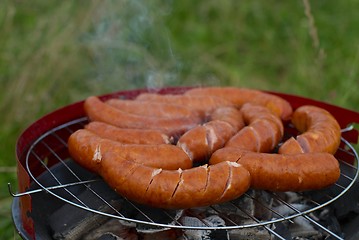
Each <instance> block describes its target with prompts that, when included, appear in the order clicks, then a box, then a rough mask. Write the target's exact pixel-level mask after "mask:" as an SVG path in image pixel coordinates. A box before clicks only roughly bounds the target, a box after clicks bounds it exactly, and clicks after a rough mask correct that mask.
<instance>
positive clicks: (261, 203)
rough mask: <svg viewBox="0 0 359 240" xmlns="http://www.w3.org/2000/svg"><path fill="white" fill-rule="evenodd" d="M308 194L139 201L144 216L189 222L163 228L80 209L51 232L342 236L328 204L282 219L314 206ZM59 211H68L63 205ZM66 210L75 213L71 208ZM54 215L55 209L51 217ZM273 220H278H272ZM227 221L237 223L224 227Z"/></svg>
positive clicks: (194, 239) (195, 238) (184, 237)
mask: <svg viewBox="0 0 359 240" xmlns="http://www.w3.org/2000/svg"><path fill="white" fill-rule="evenodd" d="M311 199H312V198H307V197H306V196H305V195H301V194H297V193H292V192H286V193H270V192H265V191H254V190H250V191H248V192H247V193H246V194H245V195H244V196H242V197H241V198H238V199H236V200H234V201H231V202H227V203H223V204H219V205H213V206H210V207H205V208H192V209H186V210H178V211H175V210H173V211H168V210H167V211H166V212H165V213H166V214H163V210H159V209H153V208H147V207H144V206H142V211H143V212H145V213H146V216H147V217H149V218H151V219H153V221H154V222H156V223H157V222H160V223H162V224H169V225H183V226H191V227H192V228H191V229H181V228H179V229H177V228H164V227H158V226H155V225H148V224H139V223H134V222H126V221H122V220H119V219H114V218H108V217H104V216H101V217H98V215H93V214H87V215H83V212H79V215H81V216H82V217H81V224H78V227H76V226H75V227H71V231H70V232H66V233H63V232H62V233H58V232H57V233H56V234H54V236H55V237H56V236H57V237H56V238H57V239H83V240H94V239H100V240H106V239H131V240H132V239H177V240H209V239H228V240H229V239H281V238H282V239H295V240H302V239H313V240H314V239H315V240H320V239H330V238H331V235H332V233H334V234H336V235H338V236H340V237H343V236H342V235H343V233H342V231H341V228H340V224H339V222H338V220H337V218H336V216H335V214H334V209H333V208H329V207H324V208H320V210H317V211H316V212H313V213H309V214H307V215H305V216H297V217H294V218H293V217H289V218H286V217H288V216H293V214H296V213H298V212H302V211H306V210H308V209H311V208H313V207H314V206H315V205H314V203H313V201H312V200H311ZM117 205H118V207H120V208H122V209H127V210H126V212H125V215H127V216H129V217H131V218H134V219H139V220H141V218H143V216H141V214H140V213H136V212H131V211H132V210H131V208H130V207H129V206H127V205H128V203H126V202H125V201H120V202H118V203H117ZM125 205H126V206H125ZM102 208H103V207H102ZM63 211H66V212H68V209H64V210H63ZM72 214H76V213H74V212H73V213H72ZM60 215H61V214H57V215H56V216H60ZM65 215H66V214H65ZM164 216H165V217H164ZM86 219H87V220H86ZM276 219H279V220H278V221H276ZM57 220H58V219H57ZM143 220H144V219H143ZM272 220H274V222H271V223H268V224H265V225H260V226H259V225H258V223H259V222H260V223H263V222H266V223H267V222H268V221H272ZM83 222H86V223H87V225H86V226H84V224H82V223H83ZM318 223H319V224H320V225H321V226H323V227H324V230H323V229H321V228H320V227H318V226H317V224H318ZM253 225H257V226H253ZM231 226H232V227H233V226H240V227H238V228H236V229H225V228H226V227H231ZM193 228H197V229H193ZM198 228H201V229H198ZM208 228H211V229H208ZM325 229H328V230H329V231H330V232H327V231H326V230H325ZM74 233H76V234H74ZM59 236H61V237H59ZM68 237H69V238H68Z"/></svg>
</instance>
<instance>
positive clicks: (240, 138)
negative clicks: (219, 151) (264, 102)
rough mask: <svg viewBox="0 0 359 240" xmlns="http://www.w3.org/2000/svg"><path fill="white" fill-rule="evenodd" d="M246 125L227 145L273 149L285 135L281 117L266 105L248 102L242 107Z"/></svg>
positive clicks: (260, 149) (264, 150)
mask: <svg viewBox="0 0 359 240" xmlns="http://www.w3.org/2000/svg"><path fill="white" fill-rule="evenodd" d="M241 112H242V114H243V119H244V122H245V123H246V124H247V126H246V127H244V128H243V129H241V130H240V131H239V132H237V133H236V134H235V135H234V136H233V137H232V138H231V139H229V141H228V142H227V143H226V145H225V147H236V148H241V149H245V150H248V151H254V152H270V151H272V150H273V149H274V148H275V146H276V145H277V144H278V142H279V141H280V140H281V138H282V136H283V131H284V130H283V124H282V121H281V120H280V118H279V117H277V116H276V115H274V114H273V113H272V112H271V111H270V110H268V109H267V108H266V107H263V106H260V105H254V104H251V103H246V104H244V105H243V107H242V108H241Z"/></svg>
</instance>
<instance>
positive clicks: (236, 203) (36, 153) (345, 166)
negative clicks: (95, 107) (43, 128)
mask: <svg viewBox="0 0 359 240" xmlns="http://www.w3.org/2000/svg"><path fill="white" fill-rule="evenodd" d="M86 123H87V119H86V118H80V119H77V120H74V121H71V122H68V123H66V124H63V125H61V126H59V127H56V128H54V129H51V130H50V131H48V132H46V133H45V134H44V135H42V136H41V137H40V138H38V139H37V140H36V141H35V142H34V143H33V144H32V146H31V147H30V148H29V151H28V152H27V155H26V168H27V171H28V173H29V175H30V176H31V178H32V179H33V181H34V182H35V183H36V184H37V185H38V186H39V188H37V189H33V190H29V191H27V192H23V193H18V194H13V196H15V197H19V196H23V195H25V194H33V193H37V192H42V191H45V192H47V193H49V194H51V195H53V196H55V197H57V198H59V199H61V200H62V201H64V202H66V203H68V204H71V205H73V206H76V207H79V208H81V209H84V210H87V211H91V212H93V213H97V214H101V215H104V216H108V217H112V218H117V219H120V220H124V221H129V222H133V223H136V224H144V225H148V226H152V227H159V228H179V229H199V230H201V229H202V230H220V229H223V230H231V229H244V228H260V229H265V230H266V231H268V232H269V233H270V234H271V235H272V236H275V237H277V238H278V239H285V237H283V236H281V235H280V233H278V232H277V231H276V230H275V229H273V228H272V227H271V225H272V224H275V223H279V222H282V221H286V222H289V223H293V219H295V218H298V217H304V218H305V219H306V220H308V221H309V222H311V223H312V224H313V225H315V226H316V228H318V229H321V231H324V232H326V233H327V234H329V235H331V236H333V237H334V238H336V239H342V238H341V237H340V236H338V235H336V234H335V233H334V232H332V231H331V230H329V229H328V228H326V227H325V226H323V225H321V224H320V223H319V222H318V221H317V220H316V219H314V218H313V217H311V216H310V213H312V212H314V211H316V210H319V209H321V208H323V207H325V206H327V205H329V204H331V203H333V202H334V201H335V200H337V199H338V198H339V197H340V196H342V195H343V194H344V193H345V192H347V191H348V190H349V189H350V187H351V186H352V185H353V184H354V182H355V181H356V179H357V177H358V167H357V166H358V155H357V153H356V151H355V149H354V148H353V147H352V146H351V145H350V143H349V142H347V141H346V140H345V139H342V143H343V144H342V147H341V148H340V149H339V150H338V153H339V154H338V156H342V157H341V158H343V159H347V158H352V159H353V163H352V164H351V163H348V162H347V161H344V160H342V159H339V162H340V168H341V176H340V179H339V180H338V181H337V183H336V184H334V185H333V186H331V187H330V188H328V189H325V190H321V191H315V192H304V193H299V197H300V198H301V201H305V202H306V205H307V207H306V208H304V209H302V208H299V207H298V206H297V205H295V204H293V203H291V202H290V201H288V199H287V197H286V195H285V194H282V193H273V192H265V193H266V194H267V196H269V197H270V199H269V200H268V199H267V200H268V201H269V202H271V204H268V201H264V200H263V199H261V197H260V196H261V194H262V191H252V190H251V191H248V192H247V193H246V194H244V195H243V196H242V197H241V198H239V199H236V200H233V201H230V202H227V203H224V204H220V205H214V206H209V207H207V208H205V209H204V211H207V212H210V213H215V214H217V215H218V216H221V217H222V218H223V219H225V220H226V226H213V225H211V224H208V222H207V221H206V220H205V219H203V217H202V216H203V215H201V216H197V215H196V214H195V211H194V212H191V214H192V216H194V217H197V218H198V219H199V221H201V222H202V223H203V225H201V226H196V225H191V224H184V223H183V222H180V221H178V216H179V215H180V214H181V213H182V212H181V211H171V210H162V209H153V208H148V207H145V206H141V205H138V204H136V203H133V202H130V201H127V200H126V199H124V198H121V197H120V196H118V195H117V194H116V195H114V196H115V198H117V199H111V201H109V200H108V199H106V198H105V197H103V195H102V194H101V193H99V192H98V190H97V189H99V186H100V188H106V186H107V185H106V183H104V182H103V181H102V180H101V179H99V178H98V177H97V176H95V175H92V174H90V173H88V172H85V170H83V169H81V168H77V167H74V164H73V162H72V161H71V159H70V157H69V154H68V152H67V139H68V137H69V136H70V134H71V133H73V132H74V131H75V130H77V129H79V128H83V127H84V125H85V124H86ZM287 128H288V127H287ZM343 131H350V129H345V130H343ZM39 166H40V167H39ZM58 167H61V169H62V174H65V176H66V177H63V175H61V176H58V173H57V172H55V171H54V170H53V169H55V168H58ZM39 169H40V170H39ZM79 169H81V170H80V171H79ZM39 171H43V173H41V174H44V173H45V174H48V175H50V176H51V178H52V180H53V182H47V183H44V182H40V181H39V180H38V178H36V177H35V176H38V175H39ZM82 191H86V192H88V193H89V194H90V195H91V197H92V199H94V200H91V201H97V202H101V203H102V204H103V205H106V206H107V207H108V209H110V211H99V210H98V209H96V208H94V207H92V206H91V204H89V201H88V200H87V199H85V198H81V194H79V193H81V192H82ZM110 191H111V190H110ZM87 196H88V195H87ZM86 198H87V197H86ZM249 200H250V201H252V202H253V201H254V202H256V204H257V205H258V206H259V207H260V208H261V209H265V212H267V216H261V217H258V216H255V215H254V214H253V213H252V212H249V211H248V210H247V209H246V208H244V206H245V204H243V203H246V201H249ZM113 201H120V202H121V203H123V202H125V203H126V210H125V211H124V210H123V209H119V208H118V206H117V205H116V204H113ZM128 208H131V214H128V212H129V211H128ZM283 208H284V209H285V212H289V213H290V214H283V213H282V212H283V211H282V210H283ZM228 209H232V210H233V209H234V211H237V212H240V214H241V215H243V216H245V218H247V219H249V221H247V222H245V223H239V222H238V221H235V220H233V219H232V218H230V217H229V216H228ZM278 209H282V210H278ZM134 212H135V214H133V213H134ZM134 216H135V217H134Z"/></svg>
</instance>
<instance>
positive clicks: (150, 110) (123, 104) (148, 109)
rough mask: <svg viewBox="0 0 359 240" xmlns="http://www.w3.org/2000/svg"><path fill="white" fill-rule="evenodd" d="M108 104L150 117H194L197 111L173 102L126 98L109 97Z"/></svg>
mask: <svg viewBox="0 0 359 240" xmlns="http://www.w3.org/2000/svg"><path fill="white" fill-rule="evenodd" d="M106 103H107V104H109V105H111V106H113V107H115V108H118V109H120V110H121V111H124V112H128V113H132V114H137V115H141V116H148V117H161V118H192V117H197V115H196V114H197V113H196V112H194V111H191V110H190V109H189V108H187V107H184V106H180V105H175V104H171V103H160V102H147V101H135V100H125V99H115V98H112V99H109V100H107V101H106Z"/></svg>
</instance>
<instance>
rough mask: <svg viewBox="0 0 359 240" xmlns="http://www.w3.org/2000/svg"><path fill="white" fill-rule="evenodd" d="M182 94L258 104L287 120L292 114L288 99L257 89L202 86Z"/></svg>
mask: <svg viewBox="0 0 359 240" xmlns="http://www.w3.org/2000/svg"><path fill="white" fill-rule="evenodd" d="M184 94H185V95H190V96H202V95H206V96H216V97H220V98H223V99H226V100H228V101H230V102H232V103H233V104H235V105H236V106H241V105H243V104H244V103H247V102H251V103H255V104H260V105H263V106H265V107H267V108H269V109H270V110H271V111H273V112H274V113H276V114H277V115H278V116H280V117H281V119H282V120H289V119H290V116H291V114H292V107H291V105H290V103H289V102H288V101H286V100H285V99H283V98H281V97H278V96H276V95H273V94H269V93H265V92H262V91H259V90H253V89H246V88H236V87H204V88H193V89H190V90H188V91H187V92H185V93H184Z"/></svg>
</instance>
